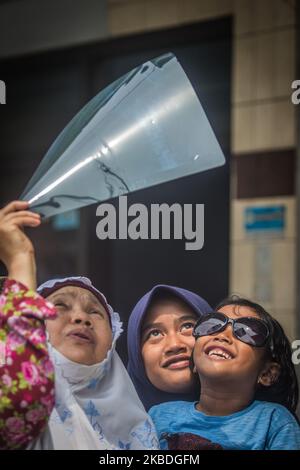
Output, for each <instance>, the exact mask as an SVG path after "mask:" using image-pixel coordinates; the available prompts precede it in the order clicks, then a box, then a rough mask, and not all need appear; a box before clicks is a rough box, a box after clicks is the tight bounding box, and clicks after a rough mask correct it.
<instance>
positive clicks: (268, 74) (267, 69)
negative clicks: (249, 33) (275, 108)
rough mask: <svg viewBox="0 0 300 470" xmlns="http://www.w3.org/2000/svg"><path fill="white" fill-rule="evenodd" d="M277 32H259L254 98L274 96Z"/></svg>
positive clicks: (257, 37)
mask: <svg viewBox="0 0 300 470" xmlns="http://www.w3.org/2000/svg"><path fill="white" fill-rule="evenodd" d="M276 39H277V35H276V34H258V35H257V36H256V40H257V63H256V77H257V80H256V90H255V91H256V92H255V95H254V99H256V100H260V99H266V98H272V97H274V89H275V83H274V80H275V73H274V72H275V61H276V54H277V49H276V46H275V44H274V41H275V40H276Z"/></svg>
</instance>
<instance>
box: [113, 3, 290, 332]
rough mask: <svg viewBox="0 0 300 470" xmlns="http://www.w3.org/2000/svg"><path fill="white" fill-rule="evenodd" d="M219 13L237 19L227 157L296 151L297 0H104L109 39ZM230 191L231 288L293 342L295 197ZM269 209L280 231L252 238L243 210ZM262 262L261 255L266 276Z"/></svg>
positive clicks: (234, 32) (197, 19) (204, 18)
mask: <svg viewBox="0 0 300 470" xmlns="http://www.w3.org/2000/svg"><path fill="white" fill-rule="evenodd" d="M222 15H233V17H234V31H233V35H234V40H233V61H232V64H233V70H232V72H233V73H232V76H233V81H232V123H231V124H232V125H231V132H232V135H231V149H232V153H233V154H236V155H238V158H243V153H247V154H249V153H251V152H262V151H272V150H280V149H289V148H294V147H295V145H296V136H295V106H294V105H293V104H292V103H291V99H290V96H291V83H292V81H293V80H295V79H296V78H297V77H296V75H295V1H293V0H290V1H282V0H209V1H207V0H185V1H182V0H108V30H109V34H110V35H112V36H122V35H126V34H132V33H134V32H142V31H147V30H148V31H150V30H154V29H156V28H164V27H170V26H175V25H182V24H185V23H189V22H196V21H201V20H207V19H212V18H214V17H218V16H222ZM298 78H299V77H298ZM270 177H272V175H270ZM254 184H255V182H254ZM231 187H232V194H231V196H232V207H231V209H232V210H231V213H232V221H231V247H230V248H231V250H230V251H231V263H230V264H231V268H230V290H231V292H235V293H239V294H243V295H245V296H248V297H250V298H253V299H256V300H261V299H266V300H265V301H264V302H263V304H264V305H265V306H266V308H270V310H271V311H272V312H273V313H274V314H275V315H276V316H277V317H278V319H279V321H281V322H282V323H283V325H284V326H285V329H286V331H287V333H288V335H289V336H290V337H291V338H295V337H296V335H297V333H296V327H295V323H296V306H295V301H296V299H295V297H296V296H295V289H296V285H295V281H296V277H295V247H296V233H295V198H294V197H293V196H290V197H285V198H277V197H274V198H268V199H251V200H243V199H241V200H238V199H236V194H235V184H234V176H233V175H232V185H231ZM272 204H274V205H277V204H280V205H281V204H282V205H284V206H285V207H286V226H285V229H284V231H283V233H282V234H281V235H280V236H278V237H276V236H275V237H274V236H270V237H268V236H267V235H264V236H263V238H261V237H260V236H259V237H255V236H254V237H250V238H249V237H248V236H247V234H246V232H245V231H244V228H243V227H244V225H243V223H244V222H243V214H244V209H245V207H247V206H249V205H251V206H255V205H272ZM260 257H265V266H264V270H265V271H264V270H262V269H261V267H262V264H261V263H260V262H259V261H260ZM260 286H262V287H260Z"/></svg>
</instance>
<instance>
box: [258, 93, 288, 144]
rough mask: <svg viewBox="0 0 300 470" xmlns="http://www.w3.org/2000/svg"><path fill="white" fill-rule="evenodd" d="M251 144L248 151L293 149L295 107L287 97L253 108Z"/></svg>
mask: <svg viewBox="0 0 300 470" xmlns="http://www.w3.org/2000/svg"><path fill="white" fill-rule="evenodd" d="M253 125H254V130H253V143H252V146H251V147H250V148H249V150H275V149H281V148H287V147H294V146H295V144H296V136H295V106H294V105H293V104H292V103H291V101H290V99H289V98H288V97H287V98H286V99H285V98H283V99H282V100H278V101H273V102H269V103H260V104H257V105H255V106H254V123H253Z"/></svg>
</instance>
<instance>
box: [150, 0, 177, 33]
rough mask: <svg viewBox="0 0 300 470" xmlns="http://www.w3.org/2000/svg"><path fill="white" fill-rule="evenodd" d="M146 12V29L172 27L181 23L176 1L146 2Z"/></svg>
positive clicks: (151, 0)
mask: <svg viewBox="0 0 300 470" xmlns="http://www.w3.org/2000/svg"><path fill="white" fill-rule="evenodd" d="M146 12H147V13H146V16H147V29H155V28H162V27H165V26H173V25H176V24H179V23H181V22H182V21H183V20H182V17H181V15H180V2H179V1H178V0H164V1H161V0H147V1H146Z"/></svg>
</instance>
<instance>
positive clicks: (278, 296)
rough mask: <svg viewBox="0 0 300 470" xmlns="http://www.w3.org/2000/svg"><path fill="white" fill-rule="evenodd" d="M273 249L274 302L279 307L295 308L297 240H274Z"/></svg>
mask: <svg viewBox="0 0 300 470" xmlns="http://www.w3.org/2000/svg"><path fill="white" fill-rule="evenodd" d="M272 251H273V257H272V258H273V259H272V266H273V304H274V306H275V307H276V308H277V309H294V308H295V302H296V285H295V281H296V247H295V242H293V241H278V242H273V243H272Z"/></svg>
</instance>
